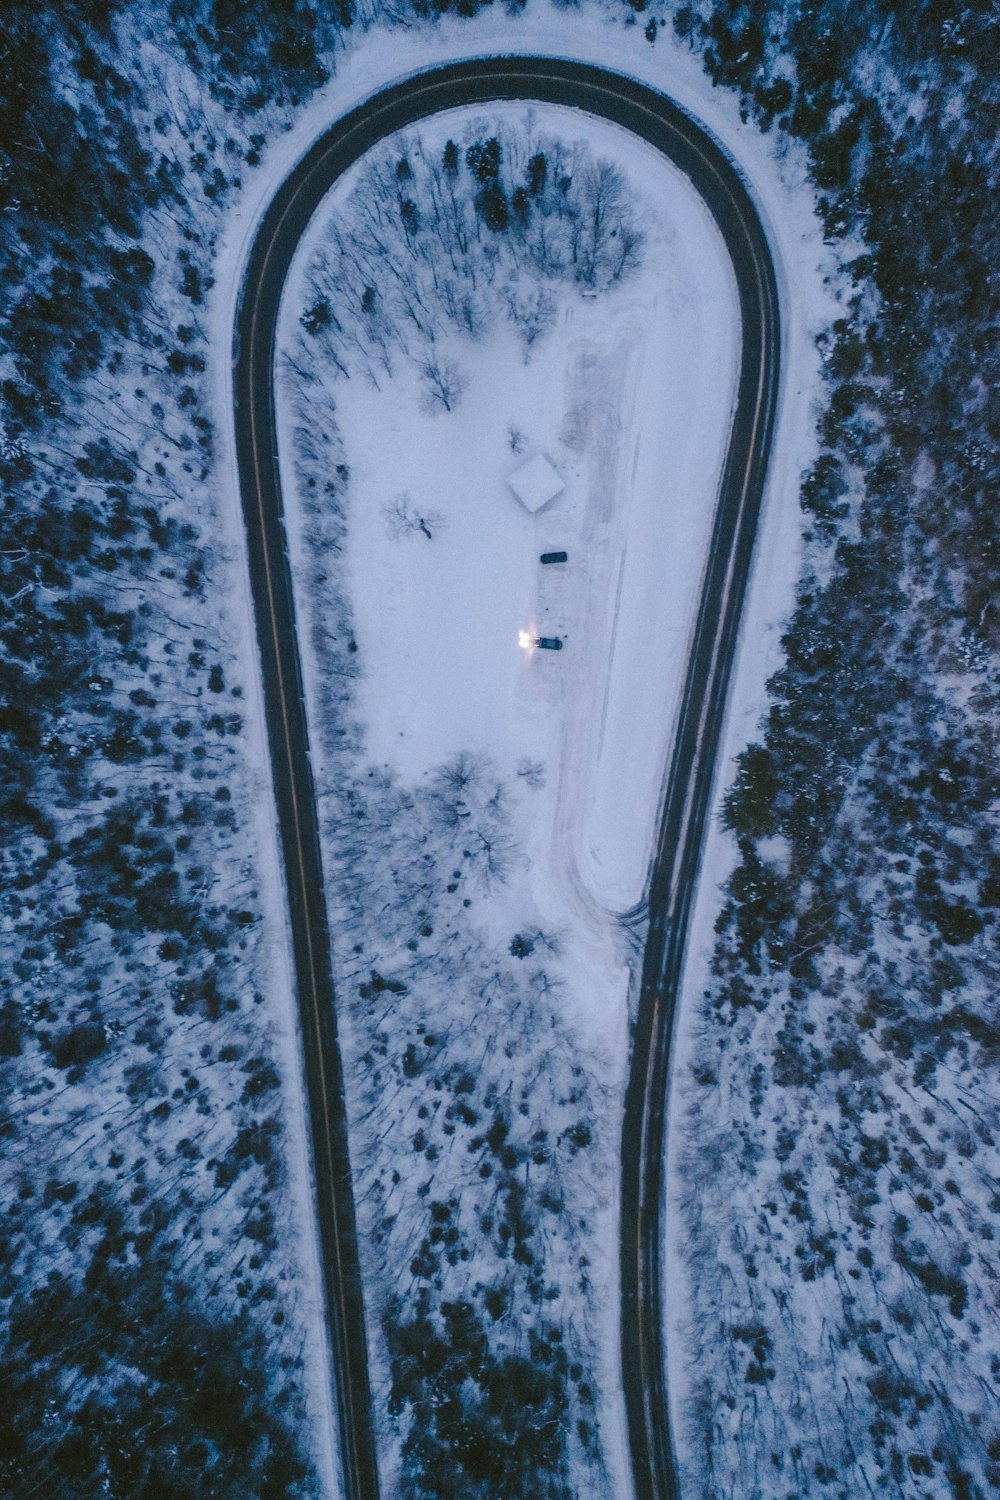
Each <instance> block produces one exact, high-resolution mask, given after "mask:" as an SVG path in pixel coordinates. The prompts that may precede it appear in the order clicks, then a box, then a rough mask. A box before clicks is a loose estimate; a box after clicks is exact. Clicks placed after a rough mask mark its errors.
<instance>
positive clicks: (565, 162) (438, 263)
mask: <svg viewBox="0 0 1000 1500" xmlns="http://www.w3.org/2000/svg"><path fill="white" fill-rule="evenodd" d="M643 243H644V235H643V233H642V230H641V229H640V226H639V224H638V221H637V217H636V213H635V211H634V208H633V205H632V201H631V194H630V192H629V189H628V186H627V184H626V182H625V179H624V176H623V174H622V173H621V171H620V170H619V169H618V168H617V167H616V166H615V165H614V164H613V163H611V162H607V161H603V160H601V159H599V158H596V157H594V156H593V155H592V154H591V152H590V151H589V150H588V149H587V147H586V146H585V145H583V144H579V143H578V144H575V145H573V146H567V145H566V144H565V143H561V142H558V141H545V140H541V139H538V138H536V137H535V136H534V135H533V134H532V133H531V132H529V131H526V130H525V129H523V128H512V127H510V126H507V127H506V128H504V129H502V130H500V131H498V133H497V134H496V135H489V136H485V137H480V135H479V134H477V132H476V131H475V130H474V129H473V130H471V131H470V132H468V133H467V134H466V136H464V137H463V138H462V140H461V142H456V141H454V140H451V139H449V140H447V141H445V143H444V145H443V146H437V147H434V146H429V147H427V148H425V147H424V146H423V145H422V143H421V141H420V139H419V138H418V137H407V136H405V135H404V136H400V137H397V138H396V139H395V140H394V141H393V142H392V143H391V145H390V146H389V147H388V149H387V150H385V151H382V152H380V153H379V154H378V155H377V156H375V157H374V158H373V159H372V160H370V161H368V162H366V163H365V164H364V167H363V168H362V170H361V172H360V176H359V180H358V182H357V184H356V186H355V187H354V189H353V192H352V194H351V198H350V210H349V212H348V213H347V214H346V215H344V216H343V217H341V216H338V217H336V218H331V219H330V220H329V222H328V224H327V225H326V227H325V230H324V233H323V234H322V236H321V238H320V240H319V243H318V244H317V246H316V248H315V249H314V251H313V253H312V256H311V259H310V264H309V282H310V291H309V300H308V303H307V306H306V307H305V309H304V311H303V313H302V316H301V323H302V327H303V328H304V329H305V331H306V333H307V334H308V335H309V336H310V339H311V340H313V341H314V342H315V344H316V346H317V347H316V349H314V350H310V349H308V348H306V349H304V350H303V351H302V353H301V355H300V357H301V358H302V359H303V361H304V362H306V363H308V362H309V361H311V360H316V359H319V360H320V361H321V362H322V363H323V364H324V365H327V366H330V367H332V369H333V370H334V371H336V373H337V374H338V375H349V374H351V373H361V374H363V375H364V376H365V377H366V378H367V379H369V380H371V381H372V383H373V384H374V385H375V386H376V387H378V386H380V383H381V382H383V381H385V380H388V379H392V378H393V376H394V375H395V374H396V373H398V370H399V368H400V366H401V364H402V365H403V367H405V366H406V364H407V363H408V364H409V365H411V366H413V367H414V368H415V369H416V370H417V372H418V374H419V377H420V381H421V385H422V390H423V395H424V400H425V404H426V406H427V407H428V409H429V410H440V411H445V412H446V411H450V410H451V409H452V407H453V406H454V405H455V404H456V403H457V402H458V401H459V400H460V399H461V394H462V388H463V383H464V379H463V375H462V372H461V367H460V365H459V364H457V363H456V362H455V361H454V360H453V359H452V358H450V356H449V355H448V354H447V353H446V352H442V348H441V344H440V343H439V340H443V339H444V338H445V337H446V336H447V335H448V334H452V335H458V336H459V338H464V339H465V340H466V341H468V340H470V339H477V338H480V337H483V336H484V335H486V334H487V333H488V331H489V330H490V329H491V328H494V327H496V326H497V325H502V324H503V323H507V324H508V325H510V326H512V327H513V328H515V329H516V330H517V333H518V336H519V338H520V341H521V343H522V345H523V348H524V352H525V357H526V358H527V357H529V356H530V353H531V350H532V349H533V348H534V347H535V345H536V344H537V342H538V340H539V339H541V338H542V337H543V336H544V334H545V333H546V332H547V331H548V329H549V328H551V326H552V324H553V322H554V319H555V315H556V299H557V294H558V291H559V288H560V287H563V286H570V287H573V288H575V289H577V290H587V291H589V292H592V293H593V292H605V291H608V290H609V289H610V288H612V287H614V286H617V285H619V284H620V283H622V282H623V281H625V280H627V279H628V277H629V276H630V275H631V274H632V273H633V272H634V271H635V270H636V269H637V267H638V266H639V264H640V261H641V257H642V249H643Z"/></svg>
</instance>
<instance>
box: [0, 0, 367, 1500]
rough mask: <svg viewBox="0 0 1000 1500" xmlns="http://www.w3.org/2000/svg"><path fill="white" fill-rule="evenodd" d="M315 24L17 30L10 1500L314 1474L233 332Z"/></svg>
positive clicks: (9, 570)
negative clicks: (217, 429)
mask: <svg viewBox="0 0 1000 1500" xmlns="http://www.w3.org/2000/svg"><path fill="white" fill-rule="evenodd" d="M294 24H297V23H296V22H295V20H294V13H293V12H290V11H289V10H287V9H286V8H284V7H280V6H278V7H274V9H273V11H271V12H268V11H265V10H264V9H262V8H259V9H258V10H257V11H256V12H255V27H254V30H253V34H252V41H253V43H254V45H255V46H257V47H258V48H261V49H264V50H263V53H262V57H263V58H264V61H263V62H262V63H261V73H262V75H265V76H263V78H262V82H261V85H260V87H259V88H258V89H257V94H256V95H254V93H253V91H252V90H251V87H250V83H249V81H248V79H247V77H246V76H245V74H244V73H243V71H242V63H241V61H240V59H239V58H234V56H233V55H231V54H230V53H228V52H227V53H225V54H224V53H223V51H222V50H221V47H220V46H219V45H217V43H219V40H220V38H221V37H222V36H226V37H228V38H229V42H228V44H227V45H228V46H229V47H230V48H237V49H241V50H240V58H242V57H243V56H244V51H245V48H246V47H249V45H250V40H251V38H250V35H249V33H246V35H244V36H242V38H241V35H240V34H239V33H238V32H237V30H235V29H234V23H233V18H232V17H227V15H226V14H225V8H224V7H221V6H219V7H214V8H213V7H201V8H200V9H199V8H197V7H190V8H188V9H187V10H186V11H184V12H183V14H182V13H181V10H180V8H178V11H177V14H176V15H175V16H174V17H173V21H172V22H171V18H170V16H169V15H167V14H166V13H165V12H159V11H157V10H156V9H155V8H154V7H151V8H146V9H144V10H143V12H142V14H141V16H140V15H137V13H136V12H135V10H134V8H131V7H125V6H121V5H118V4H115V3H108V4H103V5H86V6H85V5H79V6H78V5H73V4H69V3H66V4H61V5H58V6H53V7H48V8H47V9H45V10H44V11H41V12H40V11H39V10H38V8H37V7H34V6H27V5H24V4H20V3H14V4H12V5H9V6H7V7H6V8H5V10H4V15H3V19H2V21H0V44H2V45H0V51H2V53H3V55H4V57H5V59H6V62H5V66H4V67H3V69H2V70H0V71H2V80H0V207H2V209H3V213H2V215H0V277H2V282H3V286H4V290H5V295H4V297H3V298H2V299H0V302H2V312H0V340H2V350H3V354H2V365H0V486H2V497H3V498H2V504H3V518H4V525H3V533H4V540H3V544H2V547H0V641H2V650H0V693H2V698H3V704H4V708H3V713H2V715H0V850H2V853H0V869H2V886H3V896H2V908H0V910H2V928H0V946H2V951H3V958H4V975H5V984H4V994H3V997H2V1002H0V1071H2V1076H3V1091H4V1101H5V1108H4V1114H3V1120H2V1123H0V1136H2V1140H3V1168H2V1171H0V1205H2V1220H3V1228H2V1233H0V1302H2V1317H0V1322H2V1333H0V1363H2V1366H3V1385H4V1401H3V1416H2V1418H0V1489H2V1490H3V1493H4V1494H5V1495H10V1496H11V1497H12V1500H13V1497H17V1496H21V1495H25V1496H27V1495H29V1494H39V1493H52V1494H56V1493H58V1494H61V1495H79V1496H81V1497H83V1496H87V1497H89V1496H92V1495H95V1494H98V1493H100V1494H106V1495H115V1496H121V1497H122V1500H135V1497H138V1496H142V1495H149V1496H152V1495H157V1496H163V1495H176V1496H177V1497H180V1496H189V1495H191V1494H193V1493H195V1492H196V1491H199V1492H201V1491H205V1492H207V1493H210V1494H217V1495H220V1496H221V1495H233V1496H235V1495H240V1496H247V1495H251V1494H254V1495H264V1494H269V1495H273V1496H275V1497H278V1496H282V1497H285V1496H291V1495H296V1494H305V1493H310V1492H312V1490H313V1488H314V1475H313V1474H312V1453H311V1440H310V1437H309V1433H308V1428H307V1424H305V1421H304V1411H305V1407H304V1395H303V1385H302V1347H303V1341H304V1338H305V1332H304V1328H303V1322H302V1315H301V1311H300V1306H299V1297H300V1296H301V1292H300V1290H298V1289H297V1288H296V1284H295V1282H296V1276H297V1271H296V1255H297V1252H296V1251H295V1250H294V1249H293V1248H292V1246H293V1242H294V1229H293V1217H294V1215H293V1210H292V1205H291V1202H290V1198H289V1194H288V1189H287V1184H286V1174H287V1168H286V1155H285V1140H284V1132H285V1120H284V1106H283V1103H282V1092H281V1084H282V1078H281V1073H280V1068H279V1066H278V1058H277V1053H276V1043H275V1034H274V1033H275V1018H274V1015H273V1014H272V1013H271V1012H270V1007H269V1005H268V1004H267V1001H268V999H269V997H268V996H266V995H265V993H264V991H263V989H262V988H261V987H260V985H261V984H264V985H266V975H267V972H268V971H267V968H266V965H262V964H261V962H260V961H259V960H260V935H261V918H260V905H259V899H258V894H257V888H256V879H257V877H256V871H255V869H254V864H253V861H252V860H251V859H249V858H248V853H249V851H248V847H247V838H248V834H249V832H250V827H249V823H250V819H249V808H250V796H251V791H250V779H249V773H248V768H247V764H246V753H245V744H244V741H243V725H242V704H241V701H240V700H241V686H240V683H239V680H238V676H237V675H236V674H235V671H234V656H233V649H232V631H231V625H230V623H227V622H226V620H225V619H224V618H223V615H222V613H221V612H220V610H219V608H218V604H217V595H214V590H217V589H218V587H219V585H220V583H221V581H222V579H223V578H224V576H225V568H226V566H227V565H226V563H225V560H224V558H222V557H221V556H220V555H219V548H218V544H217V541H216V539H215V537H214V536H213V532H212V526H213V524H214V525H215V526H217V525H218V519H217V516H215V512H216V510H217V497H216V494H215V471H214V467H213V465H214V458H213V434H212V429H211V422H210V419H209V416H208V407H209V403H208V399H207V393H206V390H205V371H206V368H207V363H208V351H207V349H206V347H205V332H204V327H203V324H202V315H203V308H204V303H205V297H206V294H207V291H208V289H209V287H210V284H211V274H212V271H211V258H212V251H213V242H214V236H215V233H216V229H217V225H218V222H219V217H220V209H221V207H222V206H223V204H224V202H225V200H226V196H227V194H228V192H229V190H230V188H231V187H232V186H233V185H234V184H236V183H238V182H239V181H240V174H241V172H242V171H244V170H246V169H248V168H250V167H252V165H253V163H254V160H255V159H256V157H257V153H258V150H259V147H260V145H261V144H262V143H263V141H264V139H265V135H266V134H267V133H268V132H269V131H270V130H271V129H272V128H273V127H274V120H275V118H276V111H277V110H278V109H280V108H281V107H283V106H282V105H281V101H282V100H291V99H293V98H298V97H300V96H301V95H302V93H304V92H305V91H306V90H307V89H308V88H309V87H312V86H313V85H314V84H315V83H316V82H318V81H319V80H320V77H321V76H324V75H323V73H322V70H321V69H318V68H317V66H316V65H315V64H314V63H310V62H309V60H308V59H307V58H304V56H303V54H302V51H301V49H300V51H299V52H298V53H296V52H295V49H294V48H293V47H291V45H290V43H289V42H288V29H289V27H291V26H293V25H294ZM331 24H334V23H331ZM336 24H337V25H339V24H341V21H340V20H339V19H338V20H336ZM313 30H314V31H315V34H316V37H317V45H320V44H322V45H324V46H325V45H326V42H325V41H324V40H323V38H324V36H326V35H327V34H326V33H323V32H322V29H321V28H315V27H314V28H313ZM265 62H266V68H265V66H264V63H265ZM234 74H235V75H237V76H236V80H235V82H234V81H233V75H234ZM167 80H169V87H168V86H167ZM195 516H197V517H198V521H197V522H196V521H195V520H194V519H193V517H195ZM213 517H215V519H214V521H213V520H212V519H211V518H213ZM203 527H204V529H202V528H203ZM223 587H224V585H223Z"/></svg>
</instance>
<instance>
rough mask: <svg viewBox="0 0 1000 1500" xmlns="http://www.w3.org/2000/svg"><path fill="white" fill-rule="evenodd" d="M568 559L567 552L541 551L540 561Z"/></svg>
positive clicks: (562, 560)
mask: <svg viewBox="0 0 1000 1500" xmlns="http://www.w3.org/2000/svg"><path fill="white" fill-rule="evenodd" d="M568 560H569V553H568V552H543V553H542V562H543V563H557V562H567V561H568Z"/></svg>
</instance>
